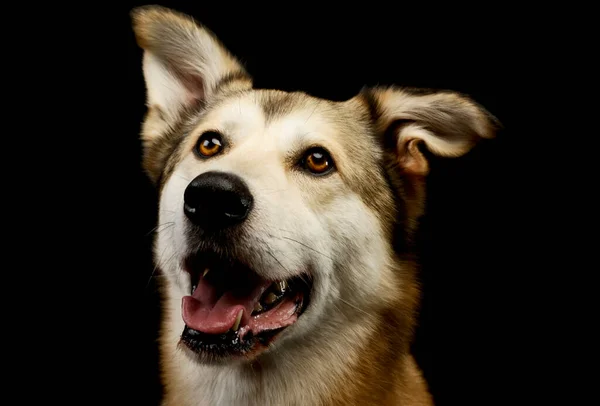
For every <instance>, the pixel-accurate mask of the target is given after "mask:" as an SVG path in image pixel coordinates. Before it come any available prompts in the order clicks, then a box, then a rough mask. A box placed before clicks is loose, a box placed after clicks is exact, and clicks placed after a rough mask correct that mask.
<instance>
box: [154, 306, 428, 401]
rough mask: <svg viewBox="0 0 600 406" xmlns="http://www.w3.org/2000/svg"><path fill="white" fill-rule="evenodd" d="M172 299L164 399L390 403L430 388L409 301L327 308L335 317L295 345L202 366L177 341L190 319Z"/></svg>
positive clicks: (165, 341) (165, 352) (167, 326)
mask: <svg viewBox="0 0 600 406" xmlns="http://www.w3.org/2000/svg"><path fill="white" fill-rule="evenodd" d="M166 302H167V304H168V306H167V309H170V310H169V312H170V313H169V314H167V315H166V320H165V330H164V331H163V342H162V363H163V371H164V376H165V378H166V379H165V384H166V388H165V389H166V395H165V401H164V405H165V406H171V405H178V406H187V405H190V406H192V405H292V404H298V405H300V404H302V405H305V404H323V405H348V404H378V405H386V404H397V403H398V402H399V401H401V400H402V399H406V400H411V401H414V399H413V398H412V397H411V396H413V394H412V393H413V392H414V393H415V394H417V393H419V394H420V393H421V392H422V393H426V391H414V389H416V388H421V387H423V385H424V383H423V382H422V380H421V378H420V375H419V374H418V373H417V370H416V366H415V364H414V361H413V359H412V356H411V355H410V354H409V340H410V331H412V322H411V320H412V318H411V317H412V314H410V317H407V312H408V313H412V309H407V308H400V307H399V306H402V304H401V303H402V301H398V302H396V303H392V304H390V305H388V306H387V307H386V308H385V309H381V310H380V311H379V312H376V313H371V314H367V313H365V312H360V311H359V310H358V309H357V310H356V311H355V312H351V311H348V312H336V313H337V314H331V315H327V316H328V318H327V320H335V322H333V323H328V324H327V326H324V327H323V328H321V329H319V330H318V331H316V332H314V333H313V334H312V335H311V336H307V337H303V338H302V339H301V340H296V341H295V343H294V345H293V347H291V346H290V345H286V346H285V347H284V348H285V349H286V350H285V351H284V350H283V349H282V350H281V351H279V350H278V349H277V347H276V348H274V349H273V350H272V351H269V352H268V353H266V354H263V356H261V357H260V358H259V359H258V360H256V361H255V362H252V363H239V364H232V365H228V366H208V365H206V366H198V365H197V364H196V362H195V361H193V360H191V358H190V357H189V356H188V354H186V353H184V351H182V350H181V349H180V348H178V347H177V342H178V339H179V335H180V334H181V331H182V330H183V327H184V325H183V322H182V321H179V320H180V319H181V316H180V310H179V303H177V301H176V300H172V301H170V299H168V298H166ZM404 306H405V307H406V302H405V301H404ZM332 312H334V311H333V310H332ZM340 314H346V315H347V316H346V318H345V319H344V318H340ZM336 316H337V318H336ZM286 344H290V343H286ZM290 348H291V350H290ZM183 396H185V398H183ZM400 396H401V397H402V398H400ZM414 396H417V395H414ZM419 396H420V395H419ZM428 402H429V400H428V399H423V402H422V403H417V404H424V405H427V404H429V403H428Z"/></svg>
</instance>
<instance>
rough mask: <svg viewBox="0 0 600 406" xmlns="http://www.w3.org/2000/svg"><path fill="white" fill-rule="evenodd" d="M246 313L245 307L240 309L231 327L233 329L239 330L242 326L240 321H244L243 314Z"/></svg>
mask: <svg viewBox="0 0 600 406" xmlns="http://www.w3.org/2000/svg"><path fill="white" fill-rule="evenodd" d="M243 314H244V309H242V310H240V312H239V313H238V315H237V318H236V319H235V323H233V327H232V328H231V329H232V330H233V331H237V330H238V328H240V322H241V321H242V315H243Z"/></svg>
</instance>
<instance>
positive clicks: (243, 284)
mask: <svg viewBox="0 0 600 406" xmlns="http://www.w3.org/2000/svg"><path fill="white" fill-rule="evenodd" d="M185 269H186V270H187V271H188V272H189V274H190V277H191V282H192V290H191V292H190V293H191V294H190V296H185V297H184V298H183V301H182V316H183V321H184V322H185V324H186V327H185V329H184V331H183V334H182V336H181V340H182V342H183V343H184V344H185V345H186V346H187V347H188V348H189V349H191V350H192V351H194V352H196V353H198V354H201V353H208V354H210V355H211V356H212V357H213V358H214V357H215V356H216V357H226V356H234V355H246V356H248V355H250V354H253V353H257V352H259V351H260V350H261V349H266V347H267V346H268V345H269V344H270V343H271V342H272V341H273V340H274V339H275V337H276V336H277V334H278V333H280V332H281V331H282V330H283V329H285V328H286V327H288V326H290V325H292V324H294V323H295V322H296V321H297V320H298V317H300V315H301V314H302V312H303V311H304V310H305V309H306V307H307V305H308V300H309V293H310V288H311V283H310V280H309V278H308V276H307V275H303V274H299V275H297V276H295V277H293V278H290V279H288V280H281V281H270V280H266V279H264V278H262V277H260V276H259V275H258V274H257V273H256V272H254V271H253V270H252V269H251V268H249V267H248V266H246V265H244V264H242V263H241V262H239V261H237V260H235V259H232V258H223V257H219V256H217V255H216V254H212V253H199V254H197V255H193V256H191V257H189V258H188V259H187V260H186V262H185Z"/></svg>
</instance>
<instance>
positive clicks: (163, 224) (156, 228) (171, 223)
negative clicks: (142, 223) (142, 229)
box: [146, 221, 175, 236]
mask: <svg viewBox="0 0 600 406" xmlns="http://www.w3.org/2000/svg"><path fill="white" fill-rule="evenodd" d="M174 225H175V222H174V221H169V222H166V223H162V224H159V225H157V226H156V227H154V228H153V229H152V230H150V231H148V233H147V234H146V236H149V235H150V234H152V233H153V232H155V231H157V232H158V228H159V227H162V226H167V227H166V228H163V229H162V230H160V231H165V230H166V229H168V228H169V227H172V226H174Z"/></svg>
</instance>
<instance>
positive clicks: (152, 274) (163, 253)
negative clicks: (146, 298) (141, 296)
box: [146, 247, 167, 289]
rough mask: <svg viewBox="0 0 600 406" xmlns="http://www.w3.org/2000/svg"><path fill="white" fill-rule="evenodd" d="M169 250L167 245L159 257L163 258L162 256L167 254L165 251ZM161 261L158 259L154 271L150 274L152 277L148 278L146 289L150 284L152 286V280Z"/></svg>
mask: <svg viewBox="0 0 600 406" xmlns="http://www.w3.org/2000/svg"><path fill="white" fill-rule="evenodd" d="M166 250H167V247H165V249H164V250H163V252H162V254H160V257H159V259H162V256H163V255H165V251H166ZM159 263H160V261H156V264H155V265H154V269H152V273H151V274H150V277H149V278H148V283H146V289H148V286H150V281H151V280H152V278H153V277H154V273H155V272H156V270H157V269H158V264H159Z"/></svg>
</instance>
